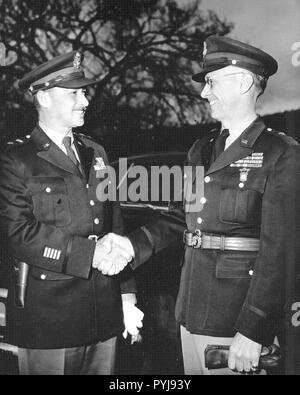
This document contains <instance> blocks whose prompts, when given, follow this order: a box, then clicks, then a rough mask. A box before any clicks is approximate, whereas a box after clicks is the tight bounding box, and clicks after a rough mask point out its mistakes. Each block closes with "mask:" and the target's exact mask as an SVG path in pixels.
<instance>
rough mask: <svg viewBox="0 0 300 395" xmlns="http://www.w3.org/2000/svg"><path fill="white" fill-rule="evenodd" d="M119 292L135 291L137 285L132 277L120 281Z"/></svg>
mask: <svg viewBox="0 0 300 395" xmlns="http://www.w3.org/2000/svg"><path fill="white" fill-rule="evenodd" d="M120 289H121V294H128V293H134V294H135V293H137V286H136V282H135V279H134V277H130V278H128V279H126V280H123V281H121V283H120Z"/></svg>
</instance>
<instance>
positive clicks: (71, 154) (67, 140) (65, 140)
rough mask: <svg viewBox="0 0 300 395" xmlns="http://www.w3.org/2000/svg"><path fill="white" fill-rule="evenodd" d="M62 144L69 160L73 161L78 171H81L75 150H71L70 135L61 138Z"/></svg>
mask: <svg viewBox="0 0 300 395" xmlns="http://www.w3.org/2000/svg"><path fill="white" fill-rule="evenodd" d="M62 143H63V145H64V146H65V147H66V151H67V156H68V157H69V158H70V159H71V161H72V162H73V163H74V165H75V166H76V167H77V168H78V169H79V171H80V172H81V173H82V168H81V164H80V162H79V161H78V159H77V157H76V155H75V152H74V151H73V149H72V147H71V144H72V140H71V137H70V136H66V137H64V138H63V141H62Z"/></svg>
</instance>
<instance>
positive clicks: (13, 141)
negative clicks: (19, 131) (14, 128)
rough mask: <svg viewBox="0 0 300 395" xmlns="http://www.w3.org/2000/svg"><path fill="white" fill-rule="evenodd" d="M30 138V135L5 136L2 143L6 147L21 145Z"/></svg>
mask: <svg viewBox="0 0 300 395" xmlns="http://www.w3.org/2000/svg"><path fill="white" fill-rule="evenodd" d="M29 139H30V135H27V136H21V137H16V136H5V137H3V138H2V141H1V145H2V146H6V147H9V146H19V145H22V144H24V143H26V142H27V141H28V140H29Z"/></svg>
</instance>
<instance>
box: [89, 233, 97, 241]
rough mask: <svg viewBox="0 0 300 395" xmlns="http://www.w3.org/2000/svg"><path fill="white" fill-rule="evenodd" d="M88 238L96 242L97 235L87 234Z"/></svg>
mask: <svg viewBox="0 0 300 395" xmlns="http://www.w3.org/2000/svg"><path fill="white" fill-rule="evenodd" d="M88 239H89V240H92V241H94V242H95V243H97V241H98V236H97V235H89V237H88Z"/></svg>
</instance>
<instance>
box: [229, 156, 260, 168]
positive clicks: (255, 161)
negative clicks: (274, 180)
mask: <svg viewBox="0 0 300 395" xmlns="http://www.w3.org/2000/svg"><path fill="white" fill-rule="evenodd" d="M263 162H264V153H263V152H254V153H253V154H252V155H251V156H247V157H246V158H243V159H240V160H238V161H236V162H234V163H232V164H231V165H230V167H242V168H244V169H247V168H248V169H249V168H255V167H262V165H263Z"/></svg>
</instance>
